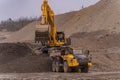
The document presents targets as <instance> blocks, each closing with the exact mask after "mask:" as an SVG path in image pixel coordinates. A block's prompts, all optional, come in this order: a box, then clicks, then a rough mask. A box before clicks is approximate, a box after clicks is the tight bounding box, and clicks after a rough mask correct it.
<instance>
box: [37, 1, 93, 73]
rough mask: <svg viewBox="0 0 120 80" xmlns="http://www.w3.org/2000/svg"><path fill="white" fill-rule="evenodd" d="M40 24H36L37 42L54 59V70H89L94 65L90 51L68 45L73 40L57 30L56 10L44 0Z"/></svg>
mask: <svg viewBox="0 0 120 80" xmlns="http://www.w3.org/2000/svg"><path fill="white" fill-rule="evenodd" d="M41 10H42V16H41V18H40V24H39V25H37V26H36V30H35V42H36V43H39V42H40V43H41V44H42V49H41V51H42V52H43V53H44V52H46V53H48V54H49V55H50V58H51V61H52V71H53V72H71V71H79V70H81V72H88V70H89V67H90V66H92V62H91V57H89V56H90V54H89V51H88V52H87V53H86V54H85V53H84V51H83V50H79V49H74V48H71V47H68V46H69V45H71V40H70V38H69V37H67V36H66V35H65V33H64V32H57V30H56V25H55V22H54V12H53V10H52V9H51V8H50V6H49V4H48V0H44V1H43V4H42V9H41Z"/></svg>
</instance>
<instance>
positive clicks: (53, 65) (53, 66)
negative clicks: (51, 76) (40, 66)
mask: <svg viewBox="0 0 120 80" xmlns="http://www.w3.org/2000/svg"><path fill="white" fill-rule="evenodd" d="M52 71H53V72H55V71H56V64H55V61H53V62H52Z"/></svg>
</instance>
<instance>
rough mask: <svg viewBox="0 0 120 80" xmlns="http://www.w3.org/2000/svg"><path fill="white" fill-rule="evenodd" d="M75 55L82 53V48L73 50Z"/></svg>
mask: <svg viewBox="0 0 120 80" xmlns="http://www.w3.org/2000/svg"><path fill="white" fill-rule="evenodd" d="M73 53H74V54H75V55H83V53H82V50H73Z"/></svg>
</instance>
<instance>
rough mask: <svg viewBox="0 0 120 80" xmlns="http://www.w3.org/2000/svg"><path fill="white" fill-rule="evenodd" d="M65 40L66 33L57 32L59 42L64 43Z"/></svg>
mask: <svg viewBox="0 0 120 80" xmlns="http://www.w3.org/2000/svg"><path fill="white" fill-rule="evenodd" d="M63 40H64V33H63V32H57V41H58V42H62V41H63Z"/></svg>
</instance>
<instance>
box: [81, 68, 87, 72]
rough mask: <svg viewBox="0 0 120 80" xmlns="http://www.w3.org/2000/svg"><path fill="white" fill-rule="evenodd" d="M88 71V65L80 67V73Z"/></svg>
mask: <svg viewBox="0 0 120 80" xmlns="http://www.w3.org/2000/svg"><path fill="white" fill-rule="evenodd" d="M88 71H89V68H88V67H84V68H81V72H82V73H88Z"/></svg>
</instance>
